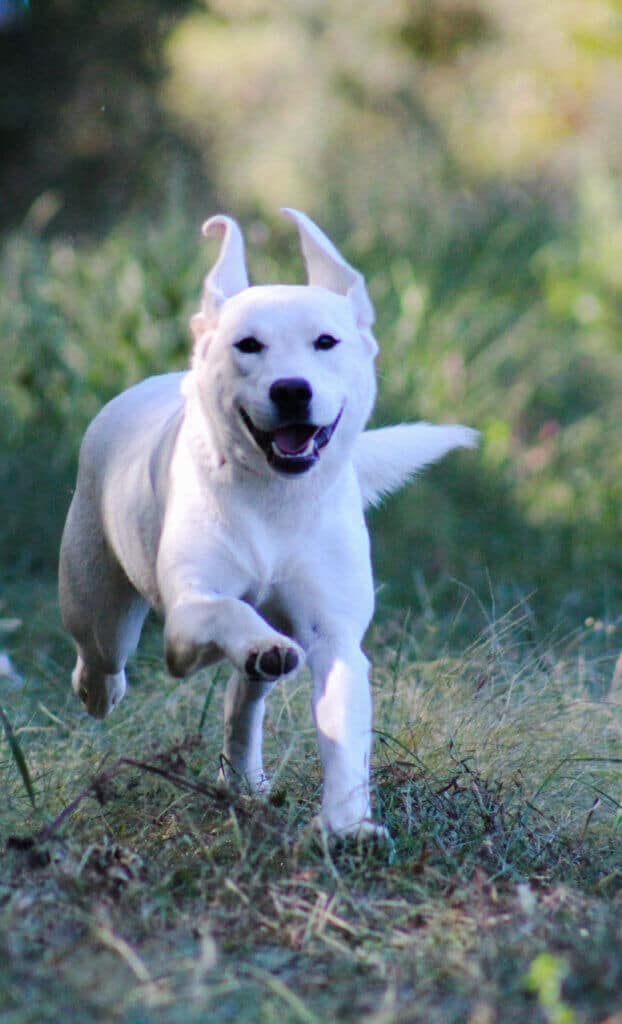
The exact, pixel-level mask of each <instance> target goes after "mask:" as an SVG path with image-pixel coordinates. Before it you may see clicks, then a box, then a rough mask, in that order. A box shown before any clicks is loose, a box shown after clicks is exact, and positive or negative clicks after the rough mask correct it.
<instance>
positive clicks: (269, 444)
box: [240, 407, 343, 473]
mask: <svg viewBox="0 0 622 1024" xmlns="http://www.w3.org/2000/svg"><path fill="white" fill-rule="evenodd" d="M342 412H343V409H340V410H339V414H338V416H337V418H336V419H335V420H334V421H333V422H332V423H329V424H328V425H327V426H325V427H318V426H317V425H316V424H315V423H285V424H282V425H281V426H279V427H276V428H275V429H274V430H260V429H259V427H256V426H255V424H254V423H253V421H252V420H251V418H250V416H249V415H248V413H247V412H246V410H245V409H243V408H241V407H240V416H241V418H242V422H243V424H244V426H245V427H246V429H247V430H248V432H249V434H250V435H251V437H252V438H253V440H254V441H255V443H256V444H257V445H259V447H260V448H261V450H262V452H263V453H264V455H265V456H266V458H267V460H268V462H269V463H270V465H271V466H272V467H273V468H274V469H276V470H278V472H279V473H306V471H307V470H308V469H311V467H312V466H314V465H315V463H316V462H317V460H318V459H319V457H320V452H321V450H322V448H325V447H326V445H327V444H328V442H329V441H330V439H331V437H332V436H333V434H334V432H335V429H336V427H337V424H338V423H339V420H340V419H341V414H342Z"/></svg>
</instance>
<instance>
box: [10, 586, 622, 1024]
mask: <svg viewBox="0 0 622 1024" xmlns="http://www.w3.org/2000/svg"><path fill="white" fill-rule="evenodd" d="M2 614H3V615H6V616H7V617H10V619H11V620H14V619H15V618H21V619H22V620H23V624H22V626H21V627H20V628H18V629H14V631H13V632H12V633H11V635H10V639H11V652H10V653H11V656H12V659H13V662H14V664H15V665H16V667H17V669H18V670H19V672H20V673H21V676H22V679H23V686H22V687H16V686H15V685H13V687H11V686H10V685H9V684H8V682H6V681H4V680H2V681H0V685H2V683H4V682H6V685H4V686H3V689H2V699H1V701H0V703H1V704H2V705H3V707H4V711H5V714H6V716H7V719H8V721H9V722H10V725H11V730H12V736H13V745H11V744H10V743H9V742H8V740H6V741H4V742H3V743H2V746H0V772H1V777H2V786H3V790H4V795H5V800H4V808H3V810H2V812H0V839H1V843H2V856H1V858H0V920H1V928H0V1012H1V1014H2V1020H3V1022H6V1024H26V1022H29V1021H37V1022H40V1021H59V1020H64V1021H65V1020H80V1021H98V1020H104V1019H105V1020H110V1019H115V1020H118V1021H122V1022H127V1024H139V1022H154V1024H155V1022H176V1021H184V1022H188V1021H190V1022H193V1021H197V1022H198V1021H204V1020H205V1019H206V1017H208V1016H209V1019H210V1020H213V1021H215V1022H217V1024H220V1022H225V1021H229V1020H236V1021H242V1022H245V1021H249V1022H250V1021H261V1022H270V1021H276V1020H279V1021H292V1022H309V1024H310V1022H315V1021H321V1020H343V1021H348V1020H357V1021H358V1020H362V1021H366V1022H369V1024H371V1022H374V1024H380V1022H383V1024H384V1022H387V1024H388V1022H398V1021H404V1022H405V1021H421V1022H424V1021H425V1022H436V1021H438V1022H441V1021H442V1022H443V1024H446V1022H456V1024H458V1022H465V1021H468V1022H471V1024H487V1022H496V1021H503V1022H505V1021H514V1020H516V1021H519V1020H520V1021H524V1020H525V1019H529V1020H530V1021H536V1022H539V1021H542V1022H557V1024H562V1022H564V1021H565V1022H573V1021H575V1022H583V1021H586V1022H588V1021H589V1022H592V1021H594V1022H601V1021H603V1020H604V1019H605V1018H606V1017H607V1015H608V1014H609V1015H610V1014H612V1013H614V1012H615V1011H616V1010H619V1009H620V997H619V992H620V990H621V987H622V928H621V926H620V899H621V898H622V896H621V894H622V871H621V870H620V858H619V841H620V823H621V821H622V813H621V812H622V808H621V805H620V797H621V791H620V761H621V758H622V692H621V690H620V686H621V682H620V678H619V676H620V673H619V669H618V671H617V672H616V670H615V665H616V641H619V636H618V635H617V629H618V625H617V624H616V623H600V622H591V621H590V622H588V623H587V624H586V625H585V626H584V627H582V628H581V629H579V630H577V631H576V632H575V633H574V634H573V635H571V636H567V637H564V638H560V639H555V638H552V637H549V638H548V639H547V640H546V642H539V641H537V640H535V639H534V635H535V633H536V632H537V629H536V627H535V625H534V623H533V622H532V620H531V616H530V613H529V609H528V608H527V607H525V606H520V607H518V608H516V609H515V610H514V611H513V612H512V613H511V614H509V615H507V616H506V617H505V618H502V619H501V620H499V621H496V620H495V619H494V618H493V617H490V621H486V622H485V623H484V626H483V629H482V632H481V635H480V636H479V637H478V639H477V640H476V641H475V642H473V643H472V644H470V645H469V646H462V647H460V646H459V643H461V641H459V642H458V644H457V643H456V637H457V636H460V633H459V630H457V627H458V624H457V623H454V631H453V632H452V629H451V628H450V627H449V626H447V625H446V624H445V623H443V622H441V621H439V620H437V619H436V618H435V617H434V615H433V613H432V612H431V611H430V612H428V614H427V615H423V616H421V617H419V618H418V619H415V618H414V617H412V618H411V619H408V618H406V619H404V617H402V618H401V619H396V618H395V617H394V616H393V617H390V616H384V617H382V616H381V621H380V622H379V623H378V624H377V625H376V626H375V627H374V628H373V631H372V633H371V635H370V637H369V648H370V653H371V654H372V656H373V662H374V674H373V685H374V693H375V705H376V730H377V735H376V744H375V757H374V788H375V799H376V806H377V808H378V809H379V810H381V811H382V814H383V817H384V819H385V821H386V822H387V824H388V826H389V828H390V831H391V835H392V840H393V843H392V846H391V847H390V848H387V849H373V848H372V849H357V848H356V847H355V846H350V847H345V848H341V849H334V848H332V847H330V846H327V845H326V844H325V843H322V842H321V839H320V840H318V838H317V837H316V835H315V834H314V832H313V831H312V829H311V828H310V821H311V819H312V817H313V815H314V813H315V812H316V810H317V807H318V795H319V786H320V774H319V769H318V764H317V758H316V752H315V744H314V737H313V731H312V728H311V724H310V718H309V713H308V708H307V702H308V688H307V684H306V680H305V679H304V678H302V679H301V680H300V681H297V682H296V683H294V684H293V685H291V684H290V686H289V687H282V688H281V690H280V692H276V693H275V694H274V695H273V696H272V698H271V702H270V711H269V717H268V721H267V763H268V765H269V766H270V767H271V771H272V776H273V779H274V786H273V793H272V796H271V798H270V800H268V801H259V800H255V799H252V798H251V797H249V796H247V795H244V794H242V795H239V796H236V797H234V796H231V795H229V796H225V797H223V796H222V794H220V793H219V792H218V791H216V790H215V789H214V787H213V779H214V777H215V774H216V770H217V766H218V759H219V751H220V719H221V713H222V700H223V685H222V683H223V681H224V678H225V673H223V672H222V671H221V672H220V674H216V673H212V674H209V673H202V674H200V675H198V676H197V677H195V678H193V679H192V680H189V681H187V682H184V683H181V684H179V683H176V682H175V681H173V680H172V679H170V678H169V677H168V676H167V675H166V673H165V672H164V669H163V665H162V661H161V657H160V638H159V632H158V630H157V628H155V627H152V628H150V629H148V630H147V635H146V637H145V638H144V642H143V645H142V647H141V651H140V654H139V656H138V657H137V658H136V660H135V661H134V663H133V666H132V685H131V692H130V693H129V694H128V696H127V697H126V699H125V701H124V702H123V705H122V706H121V709H120V710H119V712H118V713H116V714H115V715H113V716H112V717H111V718H110V719H109V720H107V721H106V722H105V723H103V724H99V723H96V722H93V721H92V720H90V719H88V718H87V717H86V716H85V715H84V713H83V711H82V710H81V707H80V705H79V702H78V701H77V700H76V699H75V697H74V696H73V694H71V693H70V689H69V683H68V675H69V669H70V665H71V651H70V647H69V644H68V642H67V640H66V638H65V637H64V636H63V634H62V631H61V629H60V626H59V624H58V621H57V613H56V607H55V598H54V594H53V591H52V590H51V589H50V587H47V586H41V587H38V588H37V587H34V586H30V587H28V588H26V587H25V586H24V585H21V586H19V587H18V586H15V587H14V588H13V589H9V591H8V593H7V596H6V599H5V605H4V608H3V610H2ZM480 614H482V615H483V612H480ZM13 625H14V623H13ZM15 744H17V745H18V747H19V749H20V751H21V754H22V756H23V758H24V759H25V762H26V765H27V769H28V773H29V778H30V780H31V784H32V787H33V794H34V800H35V807H34V809H33V806H32V805H31V801H30V798H29V794H28V791H27V788H26V785H25V779H24V775H23V771H22V770H21V768H20V764H19V763H18V760H17V759H16V757H15ZM72 802H75V803H74V804H73V806H72Z"/></svg>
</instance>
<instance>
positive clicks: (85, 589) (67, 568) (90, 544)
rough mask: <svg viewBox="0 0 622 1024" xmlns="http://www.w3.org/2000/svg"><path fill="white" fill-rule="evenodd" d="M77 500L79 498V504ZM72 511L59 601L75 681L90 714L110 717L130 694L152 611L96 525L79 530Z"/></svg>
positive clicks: (63, 547)
mask: <svg viewBox="0 0 622 1024" xmlns="http://www.w3.org/2000/svg"><path fill="white" fill-rule="evenodd" d="M74 500H75V499H74ZM75 523H76V520H75V518H74V517H73V516H72V514H71V512H70V516H69V518H68V520H67V527H66V529H65V534H64V536H63V542H62V545H61V555H60V564H59V596H60V605H61V613H62V617H63V622H64V624H65V626H66V628H67V629H68V630H69V632H70V633H71V634H72V635H73V638H74V640H75V643H76V649H77V654H78V657H77V661H76V666H75V668H74V670H73V674H72V677H71V682H72V686H73V689H74V691H75V692H76V693H77V694H78V696H79V697H80V699H81V700H82V702H83V703H84V705H85V706H86V710H87V711H88V712H89V714H90V715H93V717H95V718H105V717H106V715H107V714H109V712H110V711H112V710H113V708H115V707H116V706H117V705H118V704H119V702H120V700H121V699H122V697H123V695H124V693H125V690H126V685H127V684H126V677H125V663H126V661H127V659H128V658H129V656H130V655H131V654H133V652H134V651H135V649H136V646H137V644H138V640H139V638H140V633H141V629H142V626H143V623H144V621H145V617H146V615H147V612H148V610H149V606H148V605H147V603H146V602H145V601H144V600H143V598H142V597H141V596H140V594H138V592H137V591H136V590H135V588H134V587H133V586H132V584H131V583H130V581H129V580H128V578H127V576H126V575H125V573H124V572H123V570H122V569H121V567H120V566H119V564H118V562H117V561H116V559H115V558H114V556H113V555H112V553H111V552H110V551H109V549H108V547H107V545H106V542H105V540H104V538H103V536H102V533H101V530H100V529H99V528H98V524H97V523H96V522H94V521H93V522H89V523H88V524H87V525H88V529H85V528H84V525H85V524H84V522H83V521H82V523H81V526H82V527H83V528H82V529H76V528H75Z"/></svg>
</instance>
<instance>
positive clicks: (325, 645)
mask: <svg viewBox="0 0 622 1024" xmlns="http://www.w3.org/2000/svg"><path fill="white" fill-rule="evenodd" d="M307 660H308V663H309V667H310V669H311V674H312V677H313V696H312V708H313V717H314V721H315V726H316V730H317V737H318V745H319V750H320V757H321V760H322V765H323V768H324V790H323V797H322V810H321V823H322V825H323V826H324V827H325V828H326V829H327V831H328V832H330V833H332V834H336V835H341V836H346V835H363V834H370V833H371V834H384V830H383V829H382V826H379V825H377V824H376V823H374V822H373V821H372V819H371V801H370V793H369V762H370V754H371V730H372V706H371V694H370V688H369V662H368V660H367V658H366V657H365V655H364V654H363V652H362V650H361V648H360V646H359V644H358V643H357V642H356V641H355V640H348V639H347V638H345V637H344V635H343V634H342V635H341V636H339V637H338V638H337V637H336V636H335V634H333V635H332V637H330V638H329V637H326V638H323V639H322V640H321V641H319V642H316V643H315V644H314V645H312V647H311V648H310V650H309V652H308V655H307Z"/></svg>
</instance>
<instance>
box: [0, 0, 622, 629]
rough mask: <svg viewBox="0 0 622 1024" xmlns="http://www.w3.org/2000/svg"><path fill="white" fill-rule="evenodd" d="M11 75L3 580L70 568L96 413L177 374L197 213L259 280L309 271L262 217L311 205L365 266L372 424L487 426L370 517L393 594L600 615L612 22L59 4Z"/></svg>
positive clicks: (612, 397)
mask: <svg viewBox="0 0 622 1024" xmlns="http://www.w3.org/2000/svg"><path fill="white" fill-rule="evenodd" d="M69 29H71V31H69ZM2 55H4V56H6V58H7V61H8V63H7V61H4V62H3V60H0V82H4V83H5V84H7V83H9V82H10V83H11V87H10V88H9V87H8V85H7V88H5V89H4V90H0V95H1V97H2V98H1V99H0V132H1V133H2V138H3V139H4V140H8V141H9V142H10V145H9V146H8V147H6V154H7V157H6V160H4V161H3V165H2V167H1V168H0V185H2V188H1V189H0V193H1V194H2V196H3V203H4V205H2V204H0V221H1V222H3V223H4V225H5V228H7V230H6V231H5V240H4V246H3V252H2V256H1V260H2V265H1V275H0V331H1V332H2V338H3V341H2V347H1V348H0V431H1V432H2V435H3V436H4V437H5V439H6V443H5V445H4V446H3V449H2V451H0V494H1V497H0V521H1V522H2V529H1V530H0V562H1V563H2V564H3V565H4V566H5V567H6V568H7V569H8V570H9V571H13V572H21V571H24V570H26V569H33V568H41V569H43V568H49V567H50V566H51V565H52V564H53V562H54V560H55V553H56V549H57V544H58V537H59V533H60V529H61V525H62V519H63V516H64V512H65V509H66V506H67V503H68V500H69V494H70V489H71V486H72V476H73V472H74V467H75V460H76V454H77V447H78V443H79V438H80V436H81V434H82V431H83V429H84V426H85V424H86V423H87V421H88V419H89V418H90V417H91V416H92V415H93V414H94V413H95V412H96V410H97V409H98V408H99V407H100V405H101V403H102V402H103V401H104V400H106V399H107V398H108V397H110V396H111V395H112V394H113V393H116V392H117V391H119V390H120V389H121V388H122V387H124V386H126V385H127V384H129V383H132V382H133V381H135V380H137V379H138V378H140V377H143V376H145V375H147V374H149V373H153V372H159V371H161V370H165V369H169V368H179V367H181V366H183V365H184V364H185V361H186V359H187V349H188V336H187V327H186V324H187V319H188V316H189V314H190V312H191V310H192V309H193V307H194V304H195V303H196V301H197V300H198V295H199V291H200V284H201V278H202V276H203V273H204V272H205V270H206V269H207V267H208V265H209V259H210V257H211V253H210V252H209V251H207V249H206V248H202V247H201V244H200V242H199V240H198V225H199V223H200V218H201V216H203V215H208V214H209V213H212V212H214V211H215V210H216V209H218V208H221V209H224V210H227V211H228V212H231V213H233V214H234V215H237V216H238V217H239V218H240V219H241V220H242V222H243V225H244V227H245V229H246V233H247V236H248V239H249V250H250V251H249V259H250V265H251V271H252V272H253V273H254V276H255V278H256V279H257V280H277V279H281V280H293V279H296V278H297V276H298V275H299V274H300V273H301V270H300V260H299V257H298V254H297V252H296V248H295V243H294V238H293V236H292V233H291V231H290V230H289V229H288V228H287V226H286V225H285V224H284V223H280V222H279V219H277V218H276V209H277V208H278V207H279V206H281V205H299V206H301V207H302V208H304V209H306V210H307V211H308V212H309V213H310V214H311V215H312V216H313V217H314V218H315V219H317V221H318V222H319V223H320V224H321V225H322V226H323V227H324V228H325V229H326V230H327V231H328V233H329V234H330V235H331V236H332V237H333V238H334V239H335V241H336V242H337V244H338V245H339V246H340V247H342V248H343V249H344V250H345V251H346V253H347V255H348V256H349V258H350V259H351V260H352V261H353V262H354V263H355V264H356V265H357V266H360V267H361V269H362V270H363V271H364V272H365V273H366V275H367V279H368V282H369V287H370V292H371V294H372V297H373V299H374V302H375V304H376V308H377V313H378V324H377V333H378V337H379V340H380V343H381V357H380V360H379V373H380V398H379V405H378V409H377V412H376V422H393V421H396V420H400V419H407V418H417V417H421V418H426V419H430V420H436V421H441V420H459V421H462V422H465V423H469V424H471V425H473V426H477V427H479V428H480V429H481V430H482V431H483V434H484V443H483V447H482V450H481V453H480V454H479V455H475V456H474V455H470V454H456V455H453V456H451V457H450V459H448V460H447V462H446V463H445V464H443V465H441V466H439V467H436V468H435V469H434V470H432V471H431V472H429V473H427V474H426V475H425V477H423V478H422V479H421V480H420V481H419V483H418V484H417V486H416V487H414V488H411V489H410V490H408V491H406V492H404V493H403V494H402V495H400V496H399V497H398V498H395V499H392V500H391V502H390V503H388V505H387V507H386V508H385V509H383V510H381V511H380V512H378V513H374V515H373V517H372V520H373V525H374V531H375V535H376V540H375V549H376V561H377V567H378V575H379V578H380V579H381V580H386V581H387V583H388V586H387V587H386V588H385V589H384V591H383V592H382V593H381V601H382V600H387V601H389V602H391V601H397V600H399V601H401V602H409V601H414V602H415V603H417V604H419V605H423V606H424V607H425V605H426V603H429V602H437V603H438V604H439V605H440V606H442V607H455V606H456V601H457V599H456V591H455V587H454V586H453V585H452V584H450V582H449V581H450V580H451V579H452V577H457V578H458V579H459V580H461V581H462V583H463V584H465V585H467V586H469V587H472V588H474V589H475V591H476V592H477V593H478V594H480V595H482V599H483V601H484V602H487V601H488V602H489V601H490V600H491V599H490V598H488V597H487V594H488V591H489V590H491V592H492V593H494V594H495V600H502V601H503V602H504V603H505V604H506V605H507V604H511V603H512V602H513V601H514V600H516V599H519V598H520V597H521V596H522V595H524V594H530V593H532V592H534V591H537V594H538V597H537V598H536V604H538V602H540V604H541V607H542V608H543V609H545V610H546V611H547V614H552V615H553V616H555V615H556V614H558V611H559V609H560V607H561V604H562V603H563V608H562V611H563V610H564V609H566V610H567V611H568V612H569V613H570V614H571V615H572V616H573V617H576V616H577V615H585V614H592V613H595V614H605V613H606V614H609V615H612V614H614V611H613V610H614V609H615V607H616V602H617V601H618V600H619V597H620V593H619V591H620V581H621V579H622V576H621V571H622V564H621V563H622V557H621V556H620V554H619V533H620V526H621V525H622V524H621V520H622V484H621V483H620V481H621V479H622V473H621V469H622V466H621V463H622V455H621V454H620V446H619V445H617V444H616V443H615V441H614V440H613V439H614V438H615V437H616V432H615V428H616V427H617V424H618V423H619V422H620V417H621V413H622V409H621V407H620V406H621V403H622V388H621V383H622V372H621V371H622V366H621V360H622V354H621V348H622V346H621V345H620V341H619V339H620V327H621V323H620V320H621V318H622V269H621V268H622V258H621V257H622V252H621V250H622V189H621V187H620V182H619V175H620V170H621V165H622V130H621V128H620V125H619V114H618V111H619V103H620V98H621V94H622V80H621V79H620V76H619V59H620V56H621V55H622V3H620V0H589V2H585V0H584V2H581V0H551V3H549V4H547V5H545V6H544V7H543V6H542V5H537V4H536V3H535V2H533V3H529V4H528V5H527V7H525V5H520V6H517V5H516V4H515V3H513V2H512V0H425V2H424V0H414V2H411V0H408V2H407V0H396V2H394V3H391V4H388V5H387V4H382V3H378V2H374V3H370V4H366V5H362V6H361V5H360V4H356V3H355V2H354V0H344V2H342V3H339V4H338V3H336V2H335V0H321V2H311V0H288V3H286V4H279V3H276V0H227V2H225V0H212V2H210V3H209V4H201V3H198V2H196V3H192V2H190V0H188V2H185V3H183V4H172V3H170V2H166V0H159V2H158V3H153V4H148V3H147V2H146V0H144V2H141V3H139V4H138V5H133V6H132V7H131V8H128V7H127V5H125V6H124V7H122V6H121V5H120V3H117V2H116V0H115V2H111V3H110V4H107V5H106V7H105V8H101V9H98V11H97V12H96V14H93V12H92V11H89V12H86V11H85V10H84V9H83V6H82V5H80V4H78V3H77V0H55V2H50V3H49V4H48V5H42V6H41V8H40V10H39V9H36V8H35V7H33V15H32V18H31V19H30V21H29V22H28V24H26V23H25V22H24V23H23V24H21V25H20V26H19V27H18V28H14V29H12V30H11V31H5V32H4V34H0V57H1V56H2ZM16 83H19V88H18V89H17V88H16ZM52 83H53V86H52ZM26 211H28V212H27V213H26ZM618 607H619V605H618Z"/></svg>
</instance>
